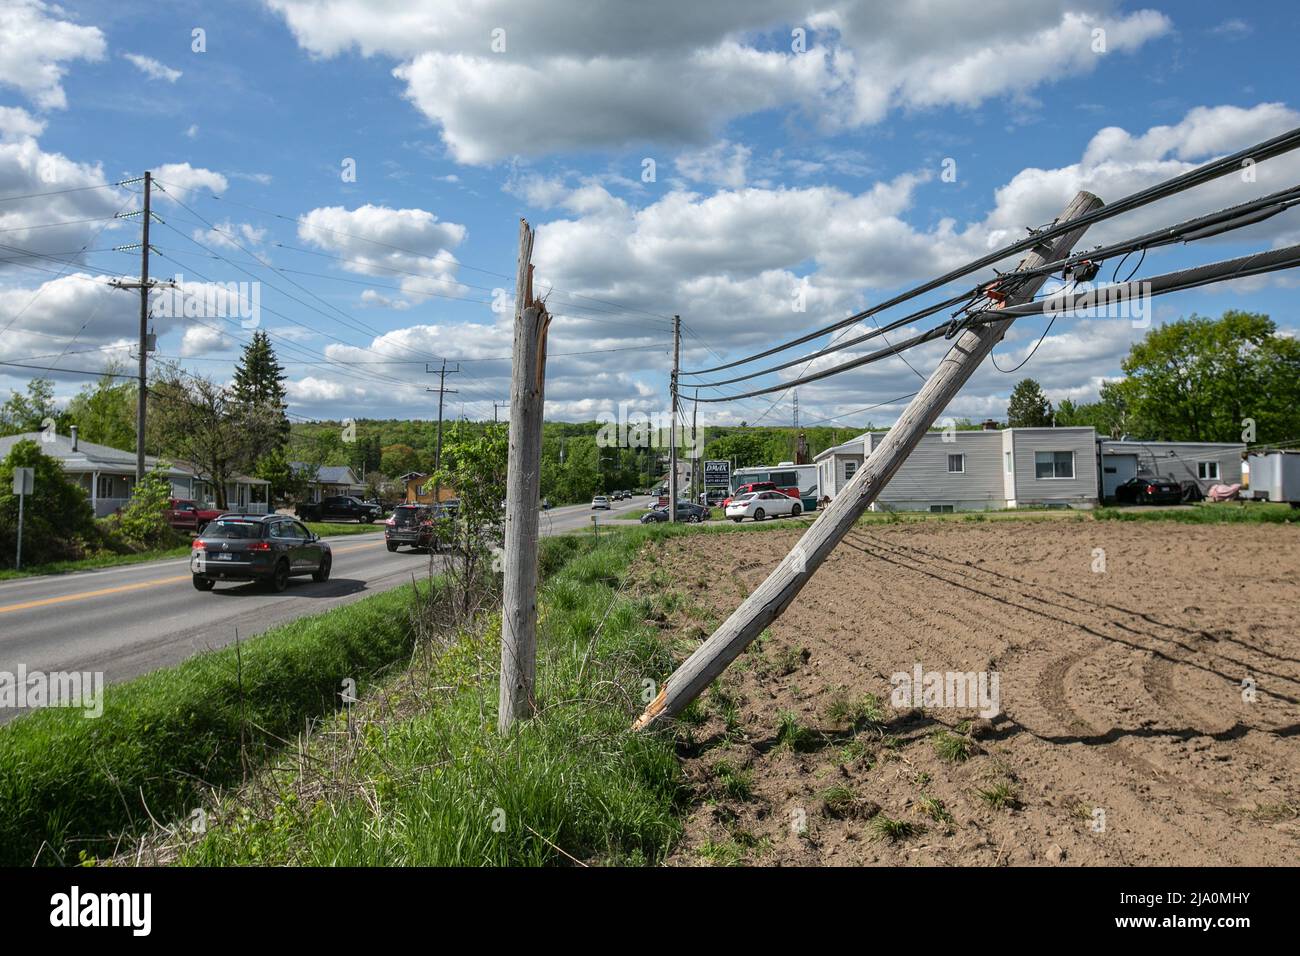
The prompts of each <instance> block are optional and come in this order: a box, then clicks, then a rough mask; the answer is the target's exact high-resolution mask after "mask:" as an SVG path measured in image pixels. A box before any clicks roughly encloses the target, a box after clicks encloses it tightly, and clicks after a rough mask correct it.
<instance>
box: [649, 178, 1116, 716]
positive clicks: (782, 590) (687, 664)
mask: <svg viewBox="0 0 1300 956" xmlns="http://www.w3.org/2000/svg"><path fill="white" fill-rule="evenodd" d="M1101 205H1102V202H1101V200H1100V199H1098V198H1097V197H1096V196H1094V195H1092V194H1091V193H1088V192H1080V193H1078V195H1076V196H1075V197H1074V199H1073V200H1071V201H1070V204H1069V205H1068V206H1066V207H1065V210H1064V211H1063V212H1062V213H1061V215H1060V216H1058V217H1057V219H1056V222H1062V223H1064V222H1070V221H1071V220H1075V219H1079V218H1080V217H1083V216H1086V215H1088V214H1089V213H1091V212H1093V211H1095V210H1096V209H1098V208H1100V207H1101ZM1086 230H1087V226H1086V225H1085V226H1083V227H1078V228H1075V229H1072V230H1070V231H1069V232H1065V233H1062V234H1061V235H1059V236H1057V237H1056V238H1055V239H1053V240H1051V241H1050V242H1042V243H1040V244H1039V245H1037V246H1035V247H1034V248H1033V249H1032V250H1031V251H1030V252H1028V253H1026V254H1025V257H1024V258H1023V259H1022V260H1021V261H1020V265H1019V267H1018V269H1020V270H1027V269H1035V268H1037V267H1039V266H1041V265H1043V264H1044V263H1047V262H1055V261H1056V260H1058V259H1064V258H1066V257H1067V256H1069V254H1070V250H1071V249H1073V248H1074V244H1075V243H1077V242H1078V241H1079V240H1080V239H1081V238H1082V237H1083V234H1084V232H1085V231H1086ZM1046 280H1047V276H1045V275H1038V276H1034V277H1033V278H1030V279H1027V280H1025V281H1023V282H1022V283H1020V284H1019V285H1017V286H1015V289H1014V291H1013V292H1011V293H1010V294H1008V295H1007V296H1006V297H1005V299H1004V300H1002V302H1001V303H1000V304H999V305H996V306H990V309H993V308H1003V307H1007V306H1016V305H1020V304H1022V303H1025V302H1028V301H1030V300H1032V299H1033V297H1034V294H1035V293H1036V292H1037V291H1038V290H1039V288H1040V287H1041V286H1042V285H1043V283H1044V282H1045V281H1046ZM1014 321H1015V318H1014V316H1012V317H1009V318H1005V319H1002V320H1000V321H997V322H991V323H988V324H981V325H972V326H970V327H968V328H966V329H965V330H964V331H962V333H961V334H960V335H959V336H957V337H956V339H955V341H954V342H953V345H952V347H951V348H950V349H949V350H948V353H947V354H946V355H945V356H944V357H943V359H942V360H941V361H940V362H939V365H938V367H937V368H936V369H935V370H934V372H932V373H931V375H930V377H929V379H927V380H926V383H925V385H923V386H922V387H921V390H920V391H919V392H917V393H916V396H915V397H914V398H913V399H912V401H911V402H910V403H909V404H908V406H907V408H906V409H904V411H903V414H902V415H900V416H899V418H898V421H896V422H895V423H894V426H893V427H892V428H890V429H889V433H888V434H887V435H885V437H884V439H883V440H882V441H881V443H880V444H879V445H878V446H877V447H876V448H875V450H873V451H872V452H871V454H870V455H868V456H867V458H866V460H865V461H864V462H863V463H862V467H861V468H859V469H858V470H857V472H855V473H854V475H853V478H852V479H851V480H850V481H849V483H848V484H847V485H846V486H845V487H844V490H843V491H841V492H840V493H839V494H838V495H837V496H836V497H835V500H834V501H832V502H831V503H830V505H829V506H828V507H827V508H826V510H825V511H822V512H821V513H820V514H819V515H818V516H817V520H816V521H814V522H813V523H812V526H811V527H810V528H809V529H808V530H807V531H806V532H805V533H804V535H803V537H802V538H800V539H799V542H798V544H796V545H795V546H794V548H793V549H792V550H791V551H790V553H789V554H787V555H786V556H785V558H784V559H782V561H781V563H780V564H778V565H777V566H776V568H775V570H773V571H772V573H771V574H769V575H768V576H767V579H766V580H765V581H763V583H762V584H760V585H759V586H758V587H757V588H755V589H754V590H753V591H752V592H751V593H750V595H749V596H748V597H747V598H745V600H744V601H743V602H742V603H741V605H740V607H738V608H736V610H735V611H734V612H733V613H732V615H731V616H730V617H729V618H727V620H726V621H724V622H723V623H722V625H721V626H720V627H719V628H718V629H717V630H715V631H714V632H713V634H712V635H711V636H710V637H709V639H708V640H706V641H705V642H704V643H703V644H701V645H700V646H699V647H698V648H697V649H696V650H695V652H694V653H693V654H691V656H690V657H688V658H687V659H686V660H685V661H684V662H683V663H682V665H681V666H680V667H678V668H677V670H675V671H674V672H673V673H672V674H671V675H670V676H669V678H668V681H667V683H665V685H664V687H663V690H661V691H660V692H659V696H658V697H656V698H655V699H654V700H653V701H651V703H650V706H648V707H647V708H646V709H645V711H644V712H643V713H642V714H641V716H640V717H639V718H637V721H636V723H635V724H634V725H633V726H634V729H636V730H642V729H645V728H647V727H650V726H651V725H653V724H655V723H656V722H658V721H660V720H664V719H668V718H672V717H675V716H677V715H678V714H680V713H681V712H682V709H683V708H684V707H686V705H687V704H689V703H690V702H691V701H692V700H694V699H695V698H696V697H698V696H699V695H700V694H701V693H702V692H703V691H704V689H705V688H706V687H708V686H709V685H710V684H711V683H713V681H714V679H715V678H716V677H717V676H718V675H719V674H721V673H722V672H723V670H725V669H726V667H727V665H728V664H730V663H731V662H732V661H733V660H735V659H736V657H737V656H738V655H739V654H740V653H741V651H743V650H744V649H745V648H746V647H747V646H749V644H750V642H752V641H753V640H754V638H756V637H757V636H758V635H759V634H760V633H762V631H763V629H764V628H765V627H767V626H768V624H770V623H771V622H772V621H774V620H775V619H776V618H777V617H779V616H780V615H781V614H782V612H784V611H785V609H786V608H787V607H789V606H790V604H791V603H792V602H793V601H794V599H795V598H796V597H797V596H798V595H799V592H800V591H801V590H802V589H803V586H804V585H805V584H807V583H808V581H809V579H811V578H812V576H813V574H815V573H816V571H817V569H818V568H819V567H820V566H821V564H822V562H823V561H825V560H826V558H827V557H828V556H829V555H830V553H831V551H833V550H834V548H835V546H836V545H837V544H839V543H840V541H841V540H843V538H844V536H845V535H846V534H848V533H849V531H850V530H851V529H852V528H853V525H854V523H855V522H856V521H857V520H858V518H859V516H861V514H862V512H863V511H865V510H866V508H867V506H868V505H870V504H871V502H873V501H874V500H875V499H876V496H877V495H879V494H880V492H881V490H882V489H883V488H884V487H885V485H886V484H887V483H888V482H889V479H890V478H892V477H893V475H894V473H895V472H896V471H897V470H898V469H899V467H900V466H901V465H902V464H903V462H904V461H905V460H906V459H907V456H908V455H909V454H911V453H912V450H913V449H915V448H916V446H917V445H918V444H919V443H920V441H921V438H922V437H923V436H924V435H925V433H926V432H927V431H928V430H929V428H930V426H931V425H933V424H934V420H935V419H936V418H938V417H939V415H940V414H941V413H942V412H943V410H944V409H945V408H946V407H947V406H948V403H949V402H951V401H952V400H953V398H955V397H956V395H957V393H958V392H959V391H961V388H962V386H963V385H965V384H966V381H967V380H968V379H969V378H970V377H971V375H973V374H974V372H975V370H976V369H977V368H978V367H979V366H980V363H981V362H983V361H984V359H985V358H986V357H987V356H988V354H989V352H991V351H992V350H993V346H995V345H996V344H997V343H998V342H1000V341H1001V340H1002V336H1004V335H1005V334H1006V332H1007V329H1009V328H1010V327H1011V323H1012V322H1014Z"/></svg>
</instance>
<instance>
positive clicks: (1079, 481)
mask: <svg viewBox="0 0 1300 956" xmlns="http://www.w3.org/2000/svg"><path fill="white" fill-rule="evenodd" d="M885 435H886V432H883V431H879V432H867V433H865V434H863V435H860V436H858V437H857V438H855V439H853V440H852V441H850V442H845V443H844V444H842V445H837V446H835V447H834V448H828V449H826V450H825V451H823V452H822V453H821V454H819V455H818V456H817V457H816V459H815V461H816V464H817V467H818V471H819V475H818V477H819V479H820V483H821V493H822V494H823V495H829V496H830V497H832V498H834V497H835V496H836V495H837V494H838V493H839V491H840V489H842V488H843V487H844V486H845V485H846V484H847V483H848V481H849V479H851V478H852V477H853V475H854V474H855V473H856V472H857V470H858V469H859V468H861V467H862V462H863V461H864V460H865V459H866V456H867V455H869V454H871V452H872V451H873V450H874V449H875V448H877V447H878V446H879V445H880V443H881V441H883V440H884V437H885ZM1097 491H1098V487H1097V439H1096V433H1095V432H1094V431H1093V430H1092V429H1091V428H1003V429H987V430H981V431H951V432H937V431H935V432H928V433H926V434H925V435H924V436H923V437H922V438H921V441H920V443H919V444H918V445H917V446H916V448H915V449H913V451H912V453H911V454H910V455H909V456H908V457H907V459H906V460H905V461H904V462H903V464H902V465H901V466H900V467H899V469H898V471H896V472H895V473H894V477H893V478H891V479H890V481H889V484H887V485H886V486H885V489H884V491H882V492H881V494H880V496H879V497H878V498H877V499H876V501H875V503H874V504H873V505H872V508H873V510H877V511H986V510H991V509H1000V508H1016V507H1028V506H1056V507H1069V508H1092V507H1095V506H1096V504H1097V500H1098V496H1097Z"/></svg>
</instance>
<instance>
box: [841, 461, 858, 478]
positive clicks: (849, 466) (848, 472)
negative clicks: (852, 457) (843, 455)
mask: <svg viewBox="0 0 1300 956" xmlns="http://www.w3.org/2000/svg"><path fill="white" fill-rule="evenodd" d="M857 470H858V463H857V462H856V461H846V462H845V463H844V480H845V481H848V480H849V479H850V478H852V477H853V475H854V473H855V472H857Z"/></svg>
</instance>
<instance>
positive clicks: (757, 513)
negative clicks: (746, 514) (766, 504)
mask: <svg viewBox="0 0 1300 956" xmlns="http://www.w3.org/2000/svg"><path fill="white" fill-rule="evenodd" d="M763 518H764V514H763V509H762V508H756V509H755V510H754V520H755V521H762V520H763Z"/></svg>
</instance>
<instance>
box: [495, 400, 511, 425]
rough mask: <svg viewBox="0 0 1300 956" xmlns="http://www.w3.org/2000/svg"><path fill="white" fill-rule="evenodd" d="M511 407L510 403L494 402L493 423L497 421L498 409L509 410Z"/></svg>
mask: <svg viewBox="0 0 1300 956" xmlns="http://www.w3.org/2000/svg"><path fill="white" fill-rule="evenodd" d="M509 407H510V403H509V402H493V403H492V421H493V422H495V421H497V409H498V408H509Z"/></svg>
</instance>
